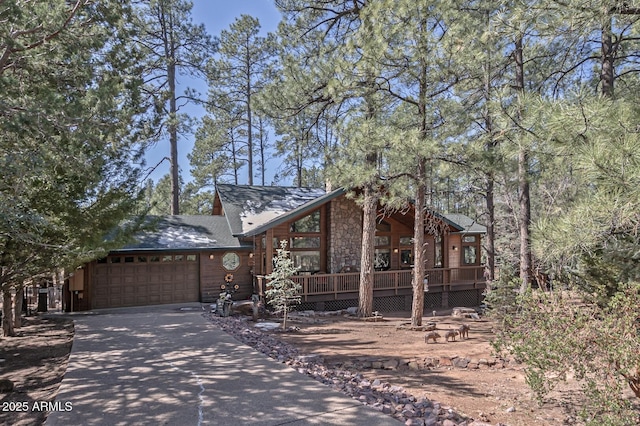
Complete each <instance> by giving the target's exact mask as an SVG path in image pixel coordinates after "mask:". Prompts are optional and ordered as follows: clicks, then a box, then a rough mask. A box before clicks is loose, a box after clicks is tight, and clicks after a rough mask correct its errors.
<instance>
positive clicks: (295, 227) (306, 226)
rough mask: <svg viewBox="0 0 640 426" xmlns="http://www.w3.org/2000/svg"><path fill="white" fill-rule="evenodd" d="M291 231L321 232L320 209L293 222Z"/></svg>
mask: <svg viewBox="0 0 640 426" xmlns="http://www.w3.org/2000/svg"><path fill="white" fill-rule="evenodd" d="M290 232H292V233H298V232H301V233H307V232H320V210H318V211H315V212H313V213H311V214H310V215H308V216H305V217H303V218H302V219H299V220H297V221H295V222H293V223H292V224H291V227H290Z"/></svg>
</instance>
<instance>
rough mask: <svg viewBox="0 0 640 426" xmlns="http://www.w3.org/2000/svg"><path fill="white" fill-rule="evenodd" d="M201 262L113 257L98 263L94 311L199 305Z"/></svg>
mask: <svg viewBox="0 0 640 426" xmlns="http://www.w3.org/2000/svg"><path fill="white" fill-rule="evenodd" d="M199 270H200V268H199V263H198V256H197V255H195V254H162V255H122V256H117V255H115V256H113V255H112V256H109V257H107V258H106V259H102V260H101V261H99V262H98V263H97V264H96V268H95V270H94V275H93V280H92V281H93V282H92V286H91V287H92V288H91V293H92V294H91V306H92V308H93V309H101V308H116V307H123V306H143V305H160V304H166V303H183V302H197V301H199V299H200V285H199Z"/></svg>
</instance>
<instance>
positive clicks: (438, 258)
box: [433, 235, 443, 268]
mask: <svg viewBox="0 0 640 426" xmlns="http://www.w3.org/2000/svg"><path fill="white" fill-rule="evenodd" d="M433 240H434V249H435V253H434V256H435V258H434V259H433V266H434V267H436V268H442V267H443V260H442V252H443V250H442V236H441V235H436V236H435V237H434V238H433Z"/></svg>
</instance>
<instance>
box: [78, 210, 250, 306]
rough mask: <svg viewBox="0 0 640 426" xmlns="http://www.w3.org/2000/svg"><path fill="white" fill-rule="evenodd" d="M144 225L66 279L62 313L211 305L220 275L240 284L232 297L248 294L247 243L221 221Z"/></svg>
mask: <svg viewBox="0 0 640 426" xmlns="http://www.w3.org/2000/svg"><path fill="white" fill-rule="evenodd" d="M149 221H150V224H149V225H148V226H147V229H145V230H142V231H140V232H139V233H137V234H136V235H135V237H134V238H133V241H132V242H131V243H129V244H127V245H125V246H124V247H122V248H120V249H117V250H113V251H111V252H110V253H109V254H108V255H107V256H106V257H104V258H102V259H98V260H95V261H93V262H89V263H87V264H85V265H84V266H83V267H82V268H81V269H79V270H77V271H76V272H75V273H74V274H72V276H70V278H69V280H68V282H67V284H66V291H65V293H66V294H67V301H66V302H65V310H67V311H82V310H91V309H105V308H120V307H129V306H146V305H163V304H172V303H187V302H202V303H211V302H213V301H215V300H216V298H217V297H218V295H219V293H220V283H222V282H224V277H225V275H226V274H233V276H234V282H236V283H237V284H238V285H239V286H240V290H239V291H238V292H237V296H238V297H241V298H246V297H250V296H251V294H252V293H253V281H252V275H251V267H252V266H253V255H252V252H253V249H252V245H251V244H250V243H248V242H241V241H239V240H238V238H236V237H234V236H233V235H232V234H231V231H230V229H229V224H228V223H227V220H226V218H225V217H216V216H186V215H185V216H165V217H160V218H151V217H150V218H149ZM225 259H227V261H225ZM228 259H233V260H234V262H230V261H228Z"/></svg>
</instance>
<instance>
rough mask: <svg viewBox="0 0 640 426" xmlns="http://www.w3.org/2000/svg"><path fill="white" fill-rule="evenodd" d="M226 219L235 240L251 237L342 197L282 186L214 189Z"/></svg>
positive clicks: (318, 191) (222, 185)
mask: <svg viewBox="0 0 640 426" xmlns="http://www.w3.org/2000/svg"><path fill="white" fill-rule="evenodd" d="M216 190H217V191H218V195H219V196H220V202H221V203H222V207H223V209H224V213H225V216H226V217H227V220H228V222H229V227H230V228H231V233H232V234H233V235H234V236H252V235H257V234H259V233H261V232H264V231H265V230H266V229H267V228H270V227H273V226H276V225H278V224H280V223H283V222H285V221H286V220H288V219H289V218H291V217H294V216H297V215H300V214H304V213H306V212H308V211H310V210H313V209H315V208H317V207H319V206H321V205H322V204H324V203H325V202H327V201H329V200H331V199H332V198H335V197H337V196H339V195H341V194H343V193H344V190H342V189H337V190H335V191H332V192H329V193H327V192H325V191H324V190H322V189H316V188H295V187H281V186H248V185H228V184H218V185H217V186H216Z"/></svg>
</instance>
